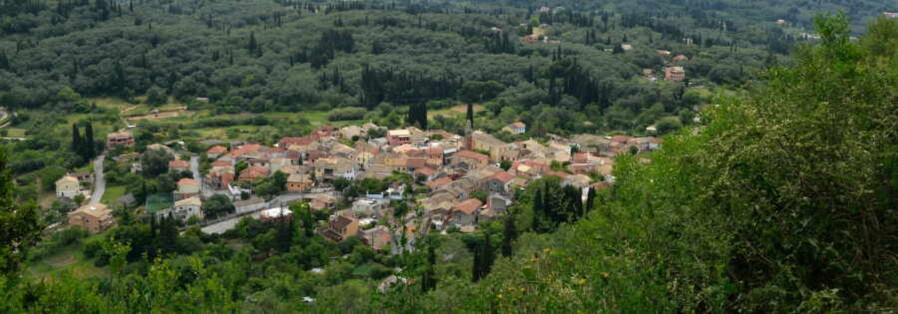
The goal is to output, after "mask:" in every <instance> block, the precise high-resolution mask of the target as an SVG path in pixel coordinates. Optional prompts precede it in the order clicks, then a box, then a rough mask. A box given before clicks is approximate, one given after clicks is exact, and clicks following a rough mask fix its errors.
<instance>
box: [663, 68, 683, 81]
mask: <svg viewBox="0 0 898 314" xmlns="http://www.w3.org/2000/svg"><path fill="white" fill-rule="evenodd" d="M685 79H686V70H684V69H683V67H679V66H678V67H667V68H665V69H664V80H666V81H668V82H682V81H683V80H685Z"/></svg>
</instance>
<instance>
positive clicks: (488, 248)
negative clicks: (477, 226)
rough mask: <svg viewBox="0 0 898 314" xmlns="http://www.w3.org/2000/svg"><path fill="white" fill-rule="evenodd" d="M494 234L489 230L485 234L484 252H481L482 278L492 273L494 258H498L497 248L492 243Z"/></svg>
mask: <svg viewBox="0 0 898 314" xmlns="http://www.w3.org/2000/svg"><path fill="white" fill-rule="evenodd" d="M491 238H492V235H490V234H489V232H484V234H483V253H482V254H481V257H480V258H481V270H480V271H481V274H480V278H483V277H486V276H487V275H489V274H490V271H491V270H492V268H493V260H495V259H496V248H494V247H493V244H492V240H491Z"/></svg>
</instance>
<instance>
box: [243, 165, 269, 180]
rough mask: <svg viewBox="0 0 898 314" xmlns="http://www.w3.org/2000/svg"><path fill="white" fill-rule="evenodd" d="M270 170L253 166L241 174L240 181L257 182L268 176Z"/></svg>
mask: <svg viewBox="0 0 898 314" xmlns="http://www.w3.org/2000/svg"><path fill="white" fill-rule="evenodd" d="M268 173H269V171H268V168H265V167H262V166H252V167H249V168H246V169H244V170H243V171H241V172H240V180H255V179H259V178H264V177H267V176H268Z"/></svg>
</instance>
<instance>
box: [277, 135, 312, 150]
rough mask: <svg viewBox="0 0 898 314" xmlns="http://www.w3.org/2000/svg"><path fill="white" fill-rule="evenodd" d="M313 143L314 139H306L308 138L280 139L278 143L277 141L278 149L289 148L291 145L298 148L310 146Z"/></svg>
mask: <svg viewBox="0 0 898 314" xmlns="http://www.w3.org/2000/svg"><path fill="white" fill-rule="evenodd" d="M314 141H315V139H313V138H311V137H308V136H303V137H285V138H282V139H281V140H280V141H278V147H279V148H290V146H292V145H299V146H302V145H309V144H312V142H314Z"/></svg>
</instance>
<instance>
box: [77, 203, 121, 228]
mask: <svg viewBox="0 0 898 314" xmlns="http://www.w3.org/2000/svg"><path fill="white" fill-rule="evenodd" d="M68 218H69V225H70V226H77V227H81V228H83V229H85V230H87V231H90V232H91V233H98V232H102V231H104V230H106V229H108V228H109V227H110V226H112V224H113V223H115V221H114V219H113V217H112V211H111V210H109V208H108V207H106V205H103V204H100V203H92V204H87V205H84V206H81V207H79V208H78V209H76V210H74V211H72V212H69V214H68Z"/></svg>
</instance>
